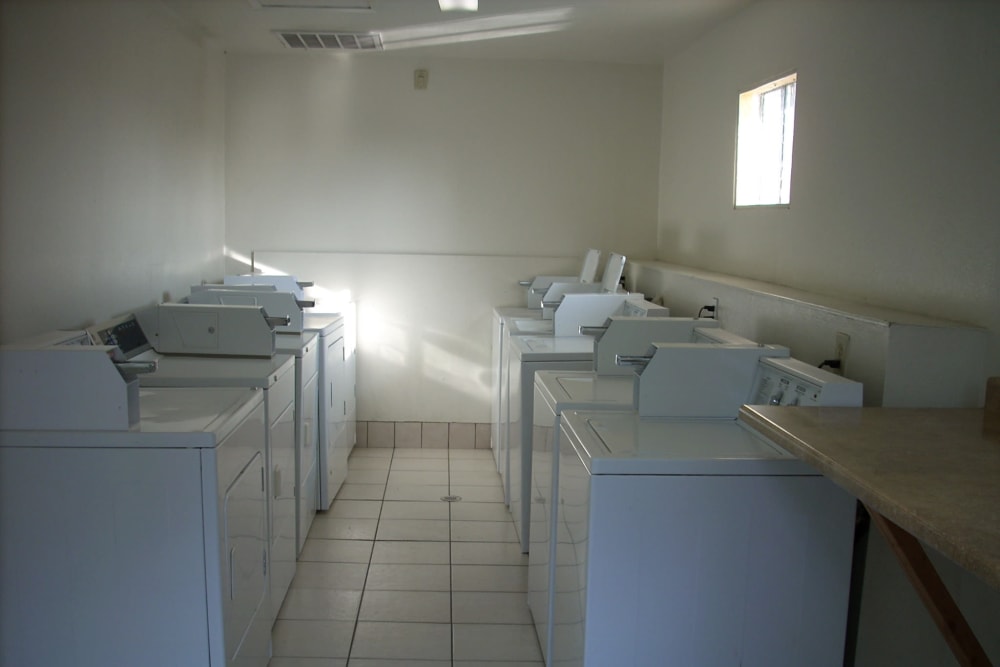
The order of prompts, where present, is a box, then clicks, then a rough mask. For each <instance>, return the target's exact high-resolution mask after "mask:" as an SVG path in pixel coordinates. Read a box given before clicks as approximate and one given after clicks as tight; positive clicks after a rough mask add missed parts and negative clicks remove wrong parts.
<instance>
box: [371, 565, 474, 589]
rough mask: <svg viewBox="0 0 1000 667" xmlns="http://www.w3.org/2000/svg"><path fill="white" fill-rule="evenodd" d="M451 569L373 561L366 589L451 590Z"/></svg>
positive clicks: (440, 566)
mask: <svg viewBox="0 0 1000 667" xmlns="http://www.w3.org/2000/svg"><path fill="white" fill-rule="evenodd" d="M449 569H450V568H449V567H448V566H447V565H425V564H411V563H406V564H401V563H386V564H383V563H373V564H372V565H370V566H369V568H368V581H367V583H366V584H365V590H366V591H447V590H450V581H449V574H450V573H449ZM470 576H471V575H470ZM469 590H475V589H469Z"/></svg>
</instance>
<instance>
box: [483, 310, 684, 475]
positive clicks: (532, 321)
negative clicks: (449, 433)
mask: <svg viewBox="0 0 1000 667" xmlns="http://www.w3.org/2000/svg"><path fill="white" fill-rule="evenodd" d="M615 314H618V315H621V316H623V317H632V318H639V317H667V316H669V315H670V311H669V309H667V308H664V307H663V306H658V305H656V304H653V303H650V302H649V301H644V300H643V299H642V295H641V294H640V295H629V294H576V295H567V296H566V298H565V299H564V300H563V302H562V303H561V305H560V306H559V308H558V309H557V310H556V319H554V320H543V319H541V311H538V310H529V309H525V308H517V307H507V308H503V307H500V308H494V309H493V338H492V366H491V379H492V400H491V410H492V415H491V416H492V422H491V423H492V438H491V442H490V446H491V448H492V450H493V457H494V461H495V462H496V464H497V470H498V471H500V470H501V461H500V455H501V452H503V451H505V450H506V439H507V433H506V430H505V429H504V426H503V425H504V419H503V416H504V415H506V414H507V405H506V401H507V396H508V393H509V392H508V389H507V387H508V384H509V378H508V377H507V369H508V366H507V362H506V355H505V353H504V350H505V349H506V347H507V345H508V343H507V339H508V338H510V337H511V336H551V335H573V336H576V335H580V333H581V327H587V326H590V325H599V324H602V323H604V322H605V321H606V320H607V318H609V317H611V316H613V315H615ZM557 326H558V331H559V332H560V333H556V331H557ZM504 467H506V462H504Z"/></svg>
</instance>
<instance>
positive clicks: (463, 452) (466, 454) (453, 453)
mask: <svg viewBox="0 0 1000 667" xmlns="http://www.w3.org/2000/svg"><path fill="white" fill-rule="evenodd" d="M448 458H450V459H451V460H453V461H454V460H455V459H476V460H480V461H487V460H493V452H492V451H490V450H488V449H449V450H448Z"/></svg>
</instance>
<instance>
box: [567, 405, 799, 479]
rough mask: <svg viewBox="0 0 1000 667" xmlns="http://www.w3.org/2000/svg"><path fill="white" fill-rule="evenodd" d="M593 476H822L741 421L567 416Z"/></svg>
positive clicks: (579, 451) (629, 415) (586, 414)
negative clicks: (746, 426)
mask: <svg viewBox="0 0 1000 667" xmlns="http://www.w3.org/2000/svg"><path fill="white" fill-rule="evenodd" d="M563 423H565V424H566V426H567V431H568V432H569V434H570V441H571V442H572V444H573V447H574V448H575V449H576V451H577V454H578V455H579V456H580V459H581V460H582V461H583V463H584V465H586V466H587V468H588V469H589V470H590V472H591V474H593V475H818V474H819V473H818V472H816V470H815V469H813V468H812V467H810V466H809V465H808V464H806V463H804V462H802V461H799V460H798V459H796V458H795V457H794V456H792V455H791V454H789V453H788V452H786V451H785V450H783V449H781V448H780V447H778V446H777V445H774V444H773V443H771V442H769V441H767V440H765V439H764V438H762V437H760V436H758V435H757V434H755V433H753V432H751V431H750V430H749V429H747V428H745V427H743V426H742V425H741V424H740V423H738V422H737V421H736V420H735V419H706V420H695V419H691V420H684V419H649V418H646V419H640V418H639V416H638V414H637V413H634V412H627V413H623V412H586V411H568V412H564V413H563Z"/></svg>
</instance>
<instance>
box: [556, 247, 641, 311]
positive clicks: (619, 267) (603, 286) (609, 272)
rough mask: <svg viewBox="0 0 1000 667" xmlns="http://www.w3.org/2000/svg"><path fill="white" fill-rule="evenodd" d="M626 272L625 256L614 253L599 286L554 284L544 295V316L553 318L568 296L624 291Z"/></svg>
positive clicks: (574, 283) (573, 283)
mask: <svg viewBox="0 0 1000 667" xmlns="http://www.w3.org/2000/svg"><path fill="white" fill-rule="evenodd" d="M624 270H625V256H624V255H620V254H618V253H616V252H613V253H611V254H609V255H608V262H607V264H606V265H605V266H604V273H603V274H602V276H601V282H600V283H599V284H585V283H578V282H570V283H561V282H554V283H552V284H551V285H549V288H548V289H547V290H546V291H545V294H544V295H542V301H541V306H542V316H543V317H545V318H551V317H552V312H553V309H555V308H556V307H557V306H558V305H559V302H560V301H561V300H562V299H563V297H564V296H565V295H567V294H585V293H592V294H593V293H596V294H615V293H619V292H621V291H622V290H621V289H620V282H621V278H622V273H623V272H624Z"/></svg>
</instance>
